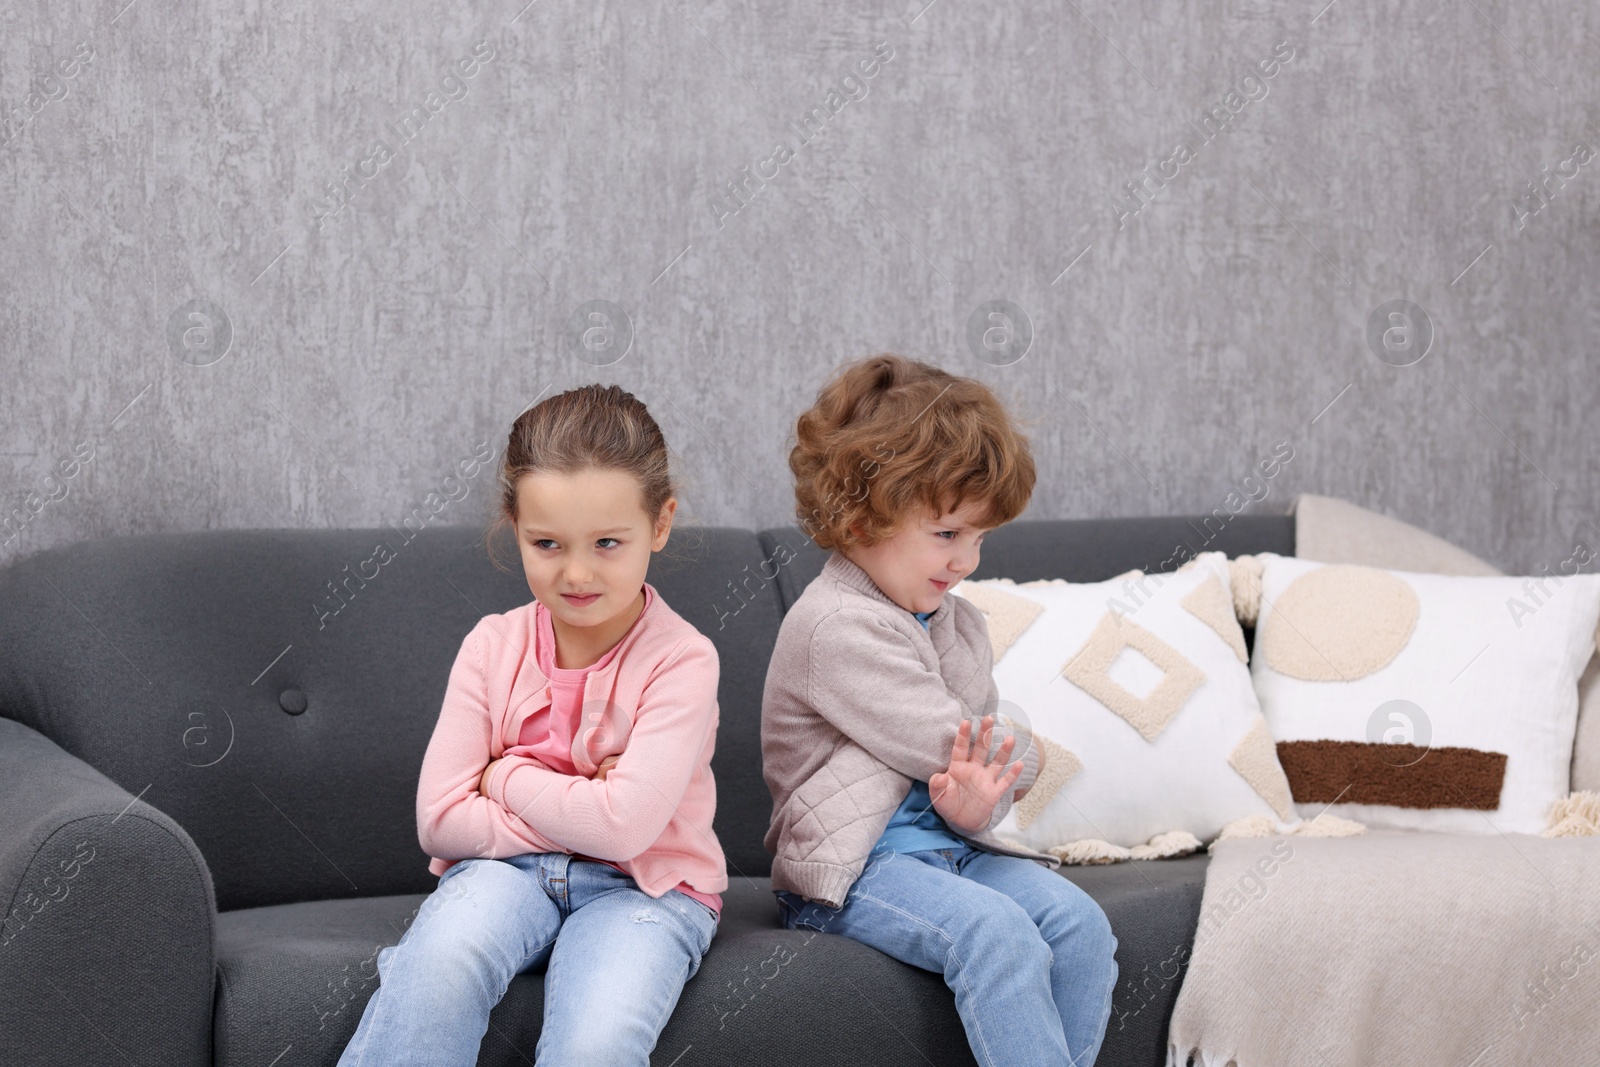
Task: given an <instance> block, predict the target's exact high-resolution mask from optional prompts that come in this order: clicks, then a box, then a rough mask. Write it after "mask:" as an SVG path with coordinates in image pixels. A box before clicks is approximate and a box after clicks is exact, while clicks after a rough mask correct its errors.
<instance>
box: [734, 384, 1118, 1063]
mask: <svg viewBox="0 0 1600 1067" xmlns="http://www.w3.org/2000/svg"><path fill="white" fill-rule="evenodd" d="M797 437H798V441H797V443H796V444H795V445H794V447H793V449H792V450H791V451H790V453H789V467H790V469H791V470H792V471H793V472H794V475H795V497H796V501H797V504H798V514H799V515H801V516H802V517H803V521H805V522H806V523H807V526H808V529H807V531H806V532H807V533H808V534H809V535H810V537H811V538H812V539H813V540H814V541H816V543H817V544H818V546H820V547H821V548H823V549H830V550H832V551H831V553H830V555H829V556H828V559H827V562H826V563H825V564H824V565H823V568H822V573H821V575H820V576H819V577H818V578H817V579H816V580H814V581H813V582H812V583H811V584H810V585H809V586H807V587H806V589H805V592H804V593H802V594H801V596H800V597H799V599H797V600H796V601H795V603H794V605H793V606H792V607H790V608H789V610H788V612H787V613H786V614H785V615H784V617H783V622H782V624H781V626H780V628H779V631H778V642H777V647H776V648H775V650H774V651H773V655H772V660H771V663H770V664H769V665H768V670H767V680H766V688H765V691H764V693H763V697H762V709H761V751H762V757H763V765H764V771H765V775H766V779H767V786H768V788H769V789H770V790H771V792H772V800H773V813H772V824H771V827H770V828H769V829H768V832H767V836H766V846H767V850H768V851H769V852H771V853H773V855H774V859H773V864H772V887H773V890H774V891H775V892H776V894H777V897H778V909H779V914H780V917H781V919H782V921H783V923H784V925H785V926H786V927H788V928H789V929H794V928H795V927H799V926H804V927H809V928H811V929H815V930H825V931H829V932H832V933H838V934H843V935H844V936H845V937H850V938H854V939H855V940H857V941H861V942H863V943H865V944H868V945H871V946H872V947H873V948H876V949H878V950H879V951H881V952H884V953H886V954H887V955H890V956H893V957H894V958H895V959H897V960H901V961H902V962H905V963H909V964H911V965H912V966H915V967H920V968H922V969H924V970H929V971H936V972H939V973H942V974H943V975H944V979H945V984H946V985H948V986H949V987H950V989H951V991H952V992H953V993H954V994H955V1001H956V1010H957V1012H958V1013H959V1014H960V1016H961V1022H962V1025H963V1027H964V1028H965V1030H966V1033H967V1041H968V1043H969V1044H970V1045H971V1047H972V1054H973V1056H974V1057H975V1058H976V1059H977V1061H978V1062H979V1063H980V1064H983V1065H984V1067H1025V1065H1032V1064H1074V1065H1076V1067H1088V1065H1089V1064H1092V1063H1093V1062H1094V1059H1095V1055H1096V1053H1097V1052H1098V1051H1099V1048H1100V1042H1101V1039H1102V1038H1103V1037H1104V1035H1105V1029H1106V1023H1107V1021H1108V1020H1109V1019H1110V1016H1111V990H1112V987H1113V986H1114V985H1115V984H1116V979H1117V965H1116V962H1115V959H1114V958H1113V954H1114V953H1115V951H1116V946H1117V939H1116V938H1115V937H1114V936H1113V935H1112V932H1111V925H1110V923H1109V922H1108V921H1107V920H1106V917H1105V913H1104V912H1102V911H1101V910H1100V907H1099V905H1097V904H1096V903H1095V902H1094V901H1093V900H1092V899H1090V897H1089V896H1088V895H1087V894H1085V893H1084V892H1083V890H1081V889H1079V888H1078V887H1077V886H1076V885H1074V884H1073V883H1072V882H1069V881H1067V879H1065V878H1063V877H1061V875H1060V874H1057V873H1054V868H1056V867H1058V866H1060V861H1059V860H1057V859H1056V858H1055V857H1053V856H1049V855H1046V854H1044V853H1041V852H1035V851H1033V850H1031V849H1026V848H1022V847H1019V846H1013V845H1008V844H1006V843H1004V842H1003V841H1001V840H1000V839H998V838H996V837H995V836H994V835H993V833H992V831H993V828H994V827H995V826H996V825H997V824H998V823H999V822H1000V820H1001V819H1003V818H1004V817H1005V815H1006V813H1007V812H1008V811H1009V810H1010V807H1011V804H1012V802H1013V801H1014V800H1016V799H1020V798H1021V796H1022V795H1023V794H1024V793H1025V792H1027V790H1028V788H1029V787H1031V785H1032V784H1033V782H1034V781H1036V780H1037V778H1038V775H1039V772H1040V771H1041V770H1042V769H1043V768H1042V765H1041V763H1040V759H1041V757H1042V753H1041V751H1040V750H1039V749H1038V748H1035V747H1033V746H1026V748H1027V751H1025V752H1024V753H1023V755H1022V757H1021V759H1019V760H1018V761H1016V762H1015V763H1012V764H1011V765H1010V766H1009V767H1008V766H1007V761H1008V759H1009V758H1010V754H1011V752H1012V747H1013V745H1014V743H1015V738H1014V737H1007V738H1006V739H1005V740H1004V741H1003V742H1002V743H1001V744H1000V745H999V747H998V751H997V753H996V758H994V759H991V758H990V749H991V746H992V745H993V741H994V738H993V729H992V727H993V722H994V720H993V718H992V713H993V712H994V710H995V709H996V706H997V704H998V702H999V693H998V690H997V687H996V685H995V682H994V677H993V675H992V673H991V671H992V669H993V662H992V661H993V655H992V652H991V649H990V644H989V633H988V629H987V626H986V624H985V622H984V618H983V615H982V613H981V612H979V611H978V609H977V608H975V607H974V606H972V604H971V603H969V602H968V601H966V600H964V599H962V598H961V597H949V598H947V597H945V595H944V593H945V590H947V589H949V588H950V587H951V586H953V585H955V584H956V583H957V582H959V581H961V580H962V579H963V578H965V577H966V576H967V575H968V574H970V573H972V571H973V570H975V569H976V568H977V566H978V546H979V544H980V543H981V542H982V541H983V536H984V534H985V533H987V532H988V531H989V530H992V529H994V528H995V527H997V526H1001V525H1004V524H1005V523H1007V522H1010V521H1011V520H1012V519H1014V518H1015V517H1016V516H1017V515H1019V514H1020V513H1021V512H1022V510H1023V509H1024V508H1025V507H1026V506H1027V503H1028V498H1029V496H1030V495H1031V494H1032V492H1033V483H1034V468H1033V459H1032V457H1031V454H1030V452H1029V449H1028V444H1027V441H1026V439H1024V438H1023V437H1022V436H1021V435H1020V434H1019V433H1018V432H1017V431H1016V430H1015V429H1014V428H1013V426H1012V424H1011V420H1010V419H1009V417H1008V416H1007V414H1006V411H1005V409H1004V408H1003V407H1002V406H1001V405H1000V403H999V401H998V400H996V398H995V397H994V395H993V394H992V393H990V391H989V390H988V389H987V388H986V387H984V386H983V385H982V384H980V383H978V382H975V381H972V380H970V379H966V378H958V377H955V376H953V375H950V374H947V373H945V372H944V371H941V370H939V369H937V368H935V367H931V366H928V365H927V364H923V363H915V362H912V361H910V360H907V359H904V358H903V357H900V356H893V355H882V356H874V357H872V358H869V359H866V360H862V361H859V362H857V363H855V364H854V365H852V366H849V367H846V368H845V369H844V370H843V371H842V372H841V373H840V374H839V375H838V376H837V377H836V378H835V379H834V380H833V381H832V382H830V383H829V384H827V385H826V386H825V387H824V388H823V389H822V391H821V393H820V394H819V396H818V399H817V403H816V404H815V405H814V406H813V407H812V408H811V410H809V411H807V412H806V413H805V414H803V415H801V416H800V421H799V425H798V431H797ZM822 502H826V506H820V505H821V504H822ZM805 516H810V517H809V518H804V517H805ZM977 716H982V718H981V720H980V722H979V726H978V729H977V741H978V744H976V745H974V744H973V733H974V731H973V729H972V723H971V718H970V717H977Z"/></svg>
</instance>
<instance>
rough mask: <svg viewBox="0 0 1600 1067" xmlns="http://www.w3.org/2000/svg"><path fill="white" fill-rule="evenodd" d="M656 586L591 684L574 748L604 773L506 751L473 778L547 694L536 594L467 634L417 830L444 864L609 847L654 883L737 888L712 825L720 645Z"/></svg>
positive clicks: (435, 868)
mask: <svg viewBox="0 0 1600 1067" xmlns="http://www.w3.org/2000/svg"><path fill="white" fill-rule="evenodd" d="M651 592H652V593H653V594H654V595H653V596H652V597H650V598H649V603H648V605H647V606H646V608H645V609H644V611H643V612H642V613H641V614H640V616H639V618H638V620H637V621H636V622H635V623H634V625H633V627H632V629H630V630H629V631H628V633H627V635H626V636H625V637H623V639H622V641H621V642H620V643H619V645H618V646H617V654H616V655H615V656H614V657H612V659H611V662H610V663H608V664H607V665H606V666H605V667H603V668H598V669H596V670H594V671H591V672H590V673H589V676H588V679H587V680H586V682H585V685H584V707H585V711H584V715H583V719H582V721H581V722H580V724H579V728H578V731H577V734H576V736H575V737H574V738H573V741H572V762H573V765H574V766H576V767H577V768H578V772H579V774H580V775H585V776H587V775H592V774H594V772H595V769H596V768H597V767H598V766H599V764H600V762H601V761H602V760H604V759H605V758H606V757H607V756H610V755H615V754H620V755H619V758H618V760H617V763H616V765H615V766H614V767H612V768H611V770H610V771H608V772H607V774H606V777H605V778H604V779H602V780H599V781H596V780H594V779H593V778H589V777H577V776H573V775H568V774H561V773H560V772H558V771H553V770H550V769H549V768H548V767H546V766H544V764H542V763H540V762H539V761H538V760H535V759H533V758H531V757H526V756H510V757H508V758H506V759H505V760H504V761H503V762H502V763H501V764H500V765H499V766H497V767H496V768H495V771H494V773H493V774H492V775H490V777H489V783H488V786H489V792H488V795H487V796H485V795H483V794H482V793H479V792H478V780H479V778H480V776H481V775H482V774H483V768H484V766H485V765H486V764H487V763H489V762H490V761H491V760H494V759H499V758H500V757H501V756H502V755H503V754H504V752H505V750H506V749H508V748H510V747H512V746H514V745H516V744H517V742H518V737H519V735H520V733H521V730H522V724H523V722H524V721H525V720H526V719H527V718H528V717H529V716H531V715H533V714H534V713H535V712H537V711H539V710H541V709H543V708H546V707H548V706H549V705H550V702H551V698H550V686H549V679H548V678H547V677H546V676H545V674H544V673H543V672H542V671H541V670H540V669H539V663H538V657H537V656H536V655H535V643H534V642H535V636H536V635H535V630H534V620H535V615H534V607H535V604H534V602H532V601H530V602H529V603H527V604H525V605H523V606H522V607H519V608H515V609H513V610H511V611H508V612H506V613H504V614H502V615H487V616H485V617H484V618H482V619H481V620H479V622H478V624H477V625H476V626H474V627H473V628H472V632H471V633H469V634H467V636H466V639H465V640H463V641H462V643H461V650H460V651H459V652H458V653H457V654H456V661H455V665H454V666H453V667H451V669H450V681H449V685H448V686H447V687H446V690H445V695H444V706H443V708H442V710H441V711H440V712H439V721H438V723H437V724H436V725H435V726H434V729H433V737H432V739H431V740H430V741H429V742H428V751H427V754H426V755H425V756H424V757H423V759H422V774H421V777H420V780H419V782H418V785H417V840H418V841H419V842H420V844H421V845H422V849H423V851H424V852H426V853H427V854H428V855H429V856H430V857H432V861H431V862H430V863H429V864H428V870H429V871H431V872H432V873H434V874H443V873H444V872H445V871H446V870H448V869H449V867H450V866H451V864H453V863H455V862H456V861H457V860H462V859H469V858H474V857H488V858H500V857H505V856H515V855H520V854H522V853H525V852H570V853H581V854H582V855H585V856H592V857H594V858H595V859H602V860H611V861H613V862H615V863H616V864H617V865H618V866H620V867H622V869H623V870H625V871H627V872H628V873H629V874H630V875H632V876H633V879H634V881H636V882H637V883H638V884H639V888H640V889H642V890H644V891H645V893H647V894H649V895H650V896H652V897H659V896H661V895H662V894H663V893H665V892H667V891H668V890H669V889H672V888H674V887H675V886H677V884H678V883H679V882H688V883H689V885H691V886H692V887H694V888H695V889H697V890H700V891H701V892H703V893H721V892H722V891H723V890H725V889H727V888H728V873H727V863H726V860H725V859H724V857H723V854H722V847H721V846H720V845H719V844H718V843H717V838H716V834H715V832H714V831H713V830H712V828H711V817H712V815H713V813H715V811H716V806H717V794H716V783H715V782H714V781H713V780H712V777H711V753H712V751H713V749H714V747H715V744H716V736H717V715H718V709H717V679H718V676H719V664H718V661H717V650H716V647H715V646H714V645H713V644H712V643H711V641H710V639H709V638H707V637H706V636H705V635H704V634H702V633H700V631H698V630H696V629H695V628H694V627H693V626H691V625H690V624H689V623H688V622H686V621H685V620H684V619H683V617H682V616H680V615H679V614H678V613H677V612H675V611H673V610H672V608H670V607H669V606H668V605H667V602H666V600H664V599H663V598H662V597H661V594H660V591H659V590H656V589H655V588H654V587H653V586H652V587H651Z"/></svg>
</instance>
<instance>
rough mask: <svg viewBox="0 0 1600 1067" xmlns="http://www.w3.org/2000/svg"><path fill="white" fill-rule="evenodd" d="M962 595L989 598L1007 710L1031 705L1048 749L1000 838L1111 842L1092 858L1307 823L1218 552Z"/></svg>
mask: <svg viewBox="0 0 1600 1067" xmlns="http://www.w3.org/2000/svg"><path fill="white" fill-rule="evenodd" d="M951 592H953V593H954V594H956V595H957V596H963V597H965V598H966V599H967V600H969V601H971V602H972V603H973V604H974V605H976V606H977V607H978V608H979V609H980V610H982V611H983V613H984V615H985V617H986V619H987V620H988V623H989V637H990V641H991V642H992V643H993V645H994V660H995V666H994V677H995V682H996V684H997V685H998V687H999V690H1000V699H1001V702H1002V703H1001V710H1002V712H1006V711H1009V710H1011V709H1010V708H1009V707H1008V705H1015V706H1016V707H1017V708H1020V709H1021V712H1022V715H1023V716H1024V717H1025V720H1026V722H1027V723H1029V724H1031V727H1032V733H1033V737H1032V743H1034V744H1036V745H1038V746H1039V747H1041V748H1042V749H1043V750H1044V752H1045V755H1046V764H1045V768H1044V771H1043V773H1042V774H1041V775H1040V777H1039V780H1038V782H1037V784H1035V785H1034V786H1033V788H1032V789H1031V790H1030V791H1029V793H1028V794H1027V795H1026V796H1025V797H1023V799H1022V800H1021V801H1019V802H1018V803H1017V804H1016V805H1015V806H1014V807H1013V808H1012V810H1011V813H1010V814H1008V815H1007V816H1006V818H1005V820H1004V821H1002V822H1001V823H1000V824H999V825H998V826H997V827H996V828H995V832H996V833H997V834H998V835H1000V836H1002V837H1007V838H1010V839H1012V840H1015V841H1020V842H1022V843H1023V844H1026V845H1029V846H1031V847H1033V848H1038V849H1049V848H1059V847H1061V846H1067V845H1071V844H1072V843H1073V842H1084V843H1086V844H1088V843H1090V842H1106V843H1109V845H1110V846H1112V847H1111V848H1110V849H1107V850H1105V853H1104V854H1102V855H1095V854H1094V853H1093V852H1092V851H1091V852H1090V853H1089V855H1093V856H1094V859H1089V860H1087V861H1089V862H1094V861H1096V860H1098V859H1101V858H1105V859H1109V858H1114V857H1115V856H1116V855H1117V854H1118V853H1119V851H1120V850H1122V849H1133V848H1138V849H1142V850H1143V851H1141V852H1138V853H1136V858H1142V857H1143V856H1148V855H1159V854H1164V853H1163V852H1162V851H1161V847H1162V846H1161V843H1160V842H1153V841H1152V839H1154V838H1157V837H1160V836H1162V835H1171V836H1170V837H1167V838H1166V840H1167V841H1172V840H1174V839H1187V838H1186V835H1185V834H1183V833H1179V834H1172V833H1171V832H1173V831H1186V832H1187V834H1192V835H1194V838H1196V839H1198V841H1204V840H1208V839H1210V838H1213V837H1215V836H1216V835H1217V833H1218V831H1220V830H1221V829H1222V827H1223V826H1224V825H1225V824H1226V823H1228V822H1231V821H1233V820H1235V819H1239V818H1242V817H1244V816H1251V815H1259V816H1266V817H1268V818H1276V819H1282V820H1286V821H1289V822H1294V821H1296V819H1295V815H1294V810H1293V807H1292V802H1291V799H1290V794H1289V787H1288V782H1287V780H1286V779H1285V778H1284V775H1283V771H1282V769H1281V768H1280V767H1279V765H1278V760H1277V756H1276V753H1275V751H1274V748H1273V742H1272V737H1271V734H1270V733H1269V731H1268V729H1267V723H1266V720H1265V719H1264V718H1263V717H1262V715H1261V712H1260V707H1259V705H1258V704H1257V702H1256V695H1255V692H1254V690H1253V689H1252V687H1251V684H1250V672H1249V669H1248V667H1247V666H1246V664H1245V646H1244V635H1243V633H1242V631H1241V630H1240V628H1239V623H1238V620H1237V619H1236V618H1235V616H1234V610H1233V594H1232V590H1231V587H1230V585H1229V572H1228V563H1227V557H1226V556H1225V555H1223V554H1222V553H1221V552H1204V553H1201V554H1200V555H1198V556H1197V557H1195V559H1193V560H1191V561H1190V562H1189V563H1186V564H1185V565H1184V566H1183V567H1182V568H1180V569H1179V570H1178V571H1177V572H1176V573H1171V574H1152V575H1148V576H1147V575H1145V574H1144V573H1143V572H1141V571H1129V572H1128V573H1127V574H1123V575H1118V576H1117V577H1116V578H1113V579H1111V580H1110V581H1106V582H1097V583H1087V584H1074V583H1068V582H1066V581H1063V580H1061V579H1054V580H1049V581H1035V582H1024V583H1022V584H1017V583H1015V582H1013V581H1011V580H1009V579H1003V578H1002V579H988V580H984V581H970V580H969V581H963V582H961V583H960V584H958V585H957V586H956V587H955V588H954V589H952V590H951ZM1198 841H1190V842H1189V844H1188V847H1187V848H1177V849H1170V850H1169V852H1170V851H1189V850H1192V849H1193V848H1194V847H1195V846H1196V845H1197V844H1198ZM1152 849H1153V851H1152ZM1058 854H1059V853H1058Z"/></svg>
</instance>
